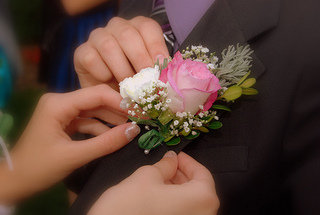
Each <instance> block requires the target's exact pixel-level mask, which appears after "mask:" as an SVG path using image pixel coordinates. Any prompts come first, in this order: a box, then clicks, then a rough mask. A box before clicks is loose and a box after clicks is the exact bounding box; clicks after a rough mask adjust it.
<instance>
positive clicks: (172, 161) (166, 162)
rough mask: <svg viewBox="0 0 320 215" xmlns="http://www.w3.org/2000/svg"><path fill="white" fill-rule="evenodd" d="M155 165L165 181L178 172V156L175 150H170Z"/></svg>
mask: <svg viewBox="0 0 320 215" xmlns="http://www.w3.org/2000/svg"><path fill="white" fill-rule="evenodd" d="M153 166H154V167H156V168H157V169H158V170H159V171H160V173H161V175H162V179H163V182H167V181H169V180H170V179H171V178H173V176H174V175H175V174H176V171H177V168H178V156H177V154H176V153H175V152H174V151H168V152H167V153H166V154H165V155H164V156H163V158H162V159H161V160H160V161H159V162H157V163H155V164H154V165H153Z"/></svg>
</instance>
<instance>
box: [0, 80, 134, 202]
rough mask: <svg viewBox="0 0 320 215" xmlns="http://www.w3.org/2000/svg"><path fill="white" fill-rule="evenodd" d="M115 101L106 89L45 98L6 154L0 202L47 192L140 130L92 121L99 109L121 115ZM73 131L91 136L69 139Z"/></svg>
mask: <svg viewBox="0 0 320 215" xmlns="http://www.w3.org/2000/svg"><path fill="white" fill-rule="evenodd" d="M120 101H121V96H120V95H119V93H117V92H115V91H114V90H113V89H111V88H110V87H108V86H106V85H99V86H95V87H91V88H86V89H81V90H78V91H75V92H71V93H66V94H46V95H44V96H43V97H42V98H41V99H40V101H39V104H38V106H37V108H36V110H35V112H34V115H33V116H32V118H31V120H30V122H29V124H28V126H27V128H26V130H25V131H24V133H23V135H22V137H21V138H20V140H19V141H18V143H17V144H16V145H15V147H14V148H13V150H12V152H11V157H12V161H13V167H14V171H13V172H10V171H9V170H7V171H6V166H5V165H4V164H2V166H1V165H0V172H1V173H3V172H4V174H0V175H1V177H0V202H7V203H12V202H15V201H17V200H18V199H21V198H24V197H27V196H30V195H31V194H33V193H35V192H38V191H41V190H43V189H46V188H48V187H50V186H52V185H54V184H55V183H57V182H59V181H61V180H62V179H64V178H65V177H66V176H68V175H69V174H70V173H71V172H72V171H74V170H75V169H77V168H79V167H81V166H83V165H85V164H86V163H88V162H90V161H92V160H94V159H96V158H98V157H101V156H104V155H107V154H110V153H112V152H114V151H116V150H118V149H120V148H121V147H123V146H124V145H126V144H127V143H129V142H130V141H131V140H132V139H133V138H134V137H135V136H136V135H137V134H138V133H139V132H140V130H139V127H138V126H136V125H132V124H130V123H127V124H123V125H119V126H116V127H114V128H112V129H110V128H108V127H107V126H106V125H104V124H103V123H101V122H100V121H98V120H96V119H93V118H94V117H96V114H97V113H99V110H100V109H105V108H110V109H114V110H117V111H119V112H121V111H122V110H121V108H120V107H119V104H120ZM110 115H111V113H110ZM106 118H108V115H107V116H106ZM77 131H79V132H81V133H87V134H93V135H95V136H96V137H94V138H91V139H88V140H83V141H73V140H71V138H70V135H71V134H73V133H74V132H77Z"/></svg>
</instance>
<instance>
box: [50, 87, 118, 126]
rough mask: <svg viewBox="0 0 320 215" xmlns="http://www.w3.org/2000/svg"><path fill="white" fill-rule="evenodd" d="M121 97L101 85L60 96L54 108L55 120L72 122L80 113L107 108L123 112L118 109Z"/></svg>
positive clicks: (109, 88)
mask: <svg viewBox="0 0 320 215" xmlns="http://www.w3.org/2000/svg"><path fill="white" fill-rule="evenodd" d="M121 100H122V97H121V95H120V94H119V93H118V92H116V91H115V90H113V89H112V88H111V87H109V86H107V85H104V84H101V85H97V86H94V87H87V88H83V89H80V90H77V91H74V92H70V93H66V94H62V95H61V97H60V99H59V105H57V107H56V108H55V110H56V111H55V112H56V114H57V118H60V119H61V120H68V121H69V120H73V119H74V118H75V117H77V116H79V114H80V112H81V111H85V110H92V109H95V108H99V107H103V106H108V107H110V108H111V109H114V110H117V111H120V112H124V111H123V109H121V108H120V102H121Z"/></svg>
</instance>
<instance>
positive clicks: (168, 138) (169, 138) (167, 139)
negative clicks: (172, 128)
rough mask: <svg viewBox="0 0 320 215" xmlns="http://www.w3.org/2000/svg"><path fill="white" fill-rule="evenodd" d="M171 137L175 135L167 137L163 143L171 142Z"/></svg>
mask: <svg viewBox="0 0 320 215" xmlns="http://www.w3.org/2000/svg"><path fill="white" fill-rule="evenodd" d="M173 137H175V135H171V136H169V137H167V138H166V139H165V140H164V142H168V141H169V140H171V139H172V138H173Z"/></svg>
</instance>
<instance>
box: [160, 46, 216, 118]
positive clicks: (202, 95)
mask: <svg viewBox="0 0 320 215" xmlns="http://www.w3.org/2000/svg"><path fill="white" fill-rule="evenodd" d="M160 80H161V81H162V82H164V83H167V86H168V99H171V103H170V104H169V108H170V110H171V111H172V112H173V113H176V112H191V114H196V113H197V112H198V111H199V110H200V108H199V105H203V106H204V111H206V110H209V109H210V108H211V106H212V104H213V102H214V101H215V100H216V99H217V95H218V90H219V89H221V86H220V85H219V80H218V78H217V77H216V76H215V75H213V74H212V73H211V72H210V71H209V70H208V68H207V65H206V64H205V63H201V62H196V61H192V60H190V59H187V60H183V58H182V56H181V53H180V52H177V53H176V54H175V56H174V58H173V60H172V61H171V62H170V63H169V64H168V67H167V68H166V69H164V70H163V71H162V72H161V75H160Z"/></svg>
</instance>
